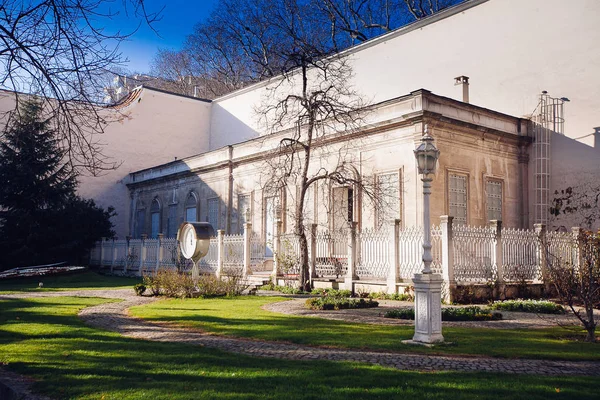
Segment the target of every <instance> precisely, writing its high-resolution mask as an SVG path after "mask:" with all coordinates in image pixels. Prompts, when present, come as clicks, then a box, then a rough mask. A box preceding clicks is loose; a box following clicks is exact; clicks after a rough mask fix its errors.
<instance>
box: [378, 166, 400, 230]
mask: <svg viewBox="0 0 600 400" xmlns="http://www.w3.org/2000/svg"><path fill="white" fill-rule="evenodd" d="M403 172H404V171H403V169H402V168H399V169H389V170H382V171H378V172H376V173H375V191H376V193H377V196H381V185H380V183H379V182H380V177H381V176H383V175H394V174H395V175H396V176H397V177H398V193H396V194H397V196H398V210H397V211H398V214H397V215H398V218H394V223H395V220H396V219H399V220H400V227H402V225H403V224H404V196H403V194H404V190H403V185H402V176H403ZM374 217H375V218H374V221H373V223H374V227H375V228H381V227H382V226H383V224H384V223H385V219H384V220H382V217H381V210H379V209H376V210H375V216H374ZM388 221H389V220H388Z"/></svg>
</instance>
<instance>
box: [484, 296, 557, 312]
mask: <svg viewBox="0 0 600 400" xmlns="http://www.w3.org/2000/svg"><path fill="white" fill-rule="evenodd" d="M490 308H492V309H493V310H503V311H519V312H526V313H538V314H564V313H565V309H564V308H563V306H561V305H560V304H556V303H554V302H551V301H548V300H521V299H517V300H503V301H495V302H493V303H492V304H491V305H490Z"/></svg>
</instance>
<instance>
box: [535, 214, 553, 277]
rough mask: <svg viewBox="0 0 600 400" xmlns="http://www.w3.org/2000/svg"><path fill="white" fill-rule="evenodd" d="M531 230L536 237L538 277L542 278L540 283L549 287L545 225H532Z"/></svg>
mask: <svg viewBox="0 0 600 400" xmlns="http://www.w3.org/2000/svg"><path fill="white" fill-rule="evenodd" d="M533 229H534V230H535V233H536V234H537V236H538V254H537V262H538V265H539V266H540V275H541V276H542V282H544V284H545V285H549V284H550V282H548V258H547V253H546V251H547V250H548V248H547V246H548V243H547V239H546V225H544V224H533Z"/></svg>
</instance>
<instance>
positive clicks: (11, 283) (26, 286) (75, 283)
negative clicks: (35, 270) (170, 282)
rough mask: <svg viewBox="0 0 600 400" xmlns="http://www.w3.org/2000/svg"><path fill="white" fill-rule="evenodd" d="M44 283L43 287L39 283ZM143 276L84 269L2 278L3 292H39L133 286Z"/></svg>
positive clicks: (0, 285) (1, 286) (0, 281)
mask: <svg viewBox="0 0 600 400" xmlns="http://www.w3.org/2000/svg"><path fill="white" fill-rule="evenodd" d="M40 282H43V283H44V287H43V288H41V289H40V288H39V287H38V284H39V283H40ZM139 282H141V278H126V277H121V276H109V275H100V274H97V273H95V272H93V271H87V270H86V271H83V272H79V273H74V274H68V275H54V276H44V277H39V276H38V277H32V278H18V279H5V280H0V294H1V293H5V294H6V293H17V292H39V291H44V292H48V291H60V290H99V289H118V288H132V287H133V285H135V284H136V283H139Z"/></svg>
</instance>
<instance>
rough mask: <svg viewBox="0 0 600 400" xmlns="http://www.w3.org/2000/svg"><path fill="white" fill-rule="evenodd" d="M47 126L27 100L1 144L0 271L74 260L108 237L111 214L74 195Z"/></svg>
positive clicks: (73, 182)
mask: <svg viewBox="0 0 600 400" xmlns="http://www.w3.org/2000/svg"><path fill="white" fill-rule="evenodd" d="M51 122H52V121H51V120H49V119H45V118H44V117H43V113H42V109H41V105H40V103H37V102H35V101H28V102H26V103H24V105H23V106H22V107H21V108H20V109H19V112H18V113H15V114H14V115H13V116H12V119H11V120H10V121H9V123H8V124H7V126H6V129H5V132H4V135H3V138H2V141H1V142H0V182H2V185H0V210H1V213H2V214H0V269H6V268H11V267H16V266H22V265H33V264H43V263H50V262H55V261H75V260H77V259H78V258H79V257H81V255H82V254H83V253H84V252H85V251H86V250H87V249H89V247H90V246H91V245H92V244H93V242H94V241H95V240H97V239H98V238H99V237H101V236H112V231H111V228H112V225H111V223H110V216H111V215H112V213H113V211H112V210H111V209H109V210H108V211H104V210H103V209H101V208H98V207H97V206H96V205H95V204H94V203H93V201H89V200H83V199H81V198H79V197H78V196H77V195H76V194H75V189H76V186H77V175H76V172H75V171H74V170H73V168H71V166H70V165H69V164H68V163H67V162H65V159H66V158H65V153H64V152H63V151H61V150H60V148H61V147H60V146H59V144H60V143H59V142H58V139H57V135H56V133H55V131H54V130H53V129H52V124H51ZM90 221H93V222H94V223H93V224H91V223H90Z"/></svg>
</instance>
